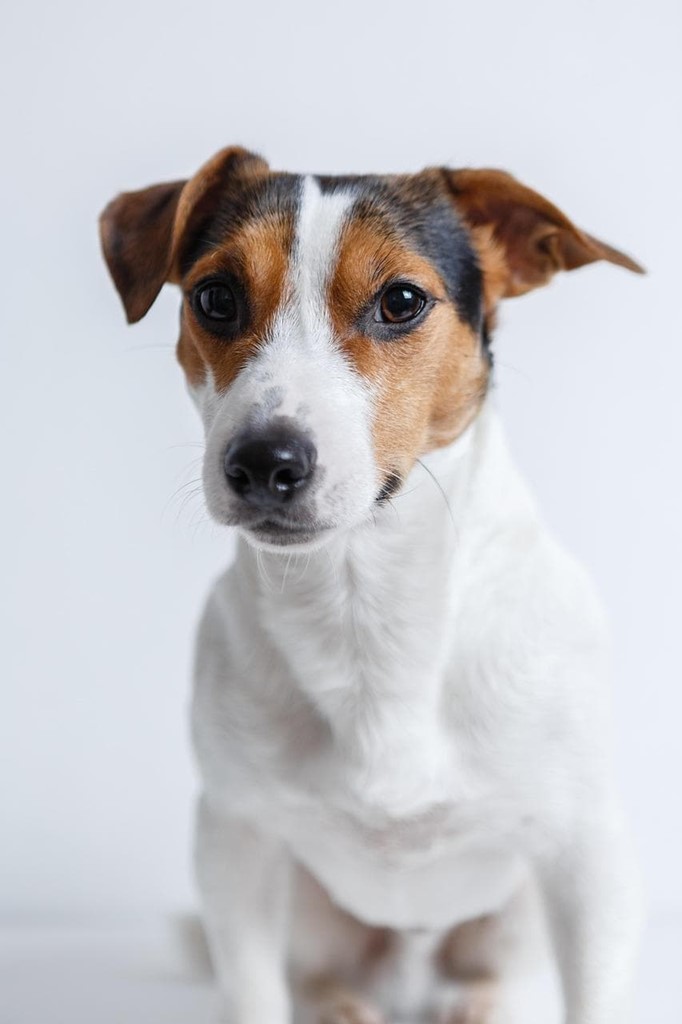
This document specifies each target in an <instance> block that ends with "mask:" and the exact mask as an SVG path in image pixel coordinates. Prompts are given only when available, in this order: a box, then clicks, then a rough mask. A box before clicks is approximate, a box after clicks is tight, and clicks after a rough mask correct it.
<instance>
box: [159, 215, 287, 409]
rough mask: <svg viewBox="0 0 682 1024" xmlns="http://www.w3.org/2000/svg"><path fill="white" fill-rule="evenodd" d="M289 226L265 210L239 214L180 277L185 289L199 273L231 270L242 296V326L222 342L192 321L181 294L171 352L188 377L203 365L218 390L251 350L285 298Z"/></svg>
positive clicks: (197, 377) (197, 378) (195, 376)
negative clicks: (224, 236) (245, 319)
mask: <svg viewBox="0 0 682 1024" xmlns="http://www.w3.org/2000/svg"><path fill="white" fill-rule="evenodd" d="M293 232H294V225H293V218H291V219H290V218H285V217H281V216H280V217H277V216H275V215H269V216H264V217H257V218H254V219H251V220H245V221H243V222H242V224H241V225H240V227H239V228H238V229H237V230H235V231H232V232H231V233H230V235H229V237H228V239H226V241H225V242H224V243H223V244H222V245H220V244H217V245H214V247H213V248H212V249H211V251H210V252H208V253H205V254H204V255H203V256H201V257H200V258H199V259H198V260H197V261H196V262H195V263H194V264H193V266H192V267H191V268H190V270H189V271H188V273H187V274H186V276H185V277H184V278H183V281H182V287H183V289H184V291H185V293H186V295H187V293H191V290H192V289H193V288H194V287H195V286H196V284H198V282H199V281H201V280H202V278H206V277H210V276H211V275H213V274H216V275H220V273H221V272H230V273H235V274H237V275H238V276H239V278H240V280H241V283H242V286H243V288H244V292H245V294H246V296H247V302H248V323H247V328H246V331H245V332H244V334H243V335H242V336H240V337H238V338H235V339H234V340H232V341H227V342H226V341H225V340H223V339H221V338H218V337H215V336H213V335H211V334H210V332H209V331H207V330H206V329H205V328H203V327H202V326H201V325H199V324H198V323H197V322H196V320H195V318H194V316H193V314H192V311H191V309H189V308H188V307H189V299H188V297H186V298H185V306H184V312H183V317H182V324H181V333H180V339H179V341H178V348H177V355H178V359H179V361H180V363H181V364H182V366H183V368H184V370H185V372H186V373H187V377H188V379H189V381H190V383H192V384H194V385H198V384H200V383H201V382H202V381H203V380H204V379H205V378H206V371H207V369H209V370H210V371H211V374H212V377H213V381H214V384H215V387H216V389H217V390H218V391H224V390H226V389H227V388H228V387H229V385H230V384H231V383H232V381H233V380H234V378H235V377H236V375H237V373H238V372H239V370H240V369H241V368H242V367H243V366H244V365H245V364H246V362H248V360H249V358H251V357H252V356H253V355H254V354H255V352H256V350H257V348H258V345H259V343H260V342H261V341H262V340H263V338H264V337H265V336H266V335H267V332H268V328H269V326H270V324H271V323H272V321H273V319H274V316H275V314H276V312H277V310H278V309H279V307H280V305H281V304H282V302H283V300H284V298H285V293H286V282H287V275H288V269H289V259H290V254H291V250H292V246H293Z"/></svg>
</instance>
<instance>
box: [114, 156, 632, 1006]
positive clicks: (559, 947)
mask: <svg viewBox="0 0 682 1024" xmlns="http://www.w3.org/2000/svg"><path fill="white" fill-rule="evenodd" d="M101 229H102V243H103V249H104V254H105V258H106V262H107V264H108V267H109V270H110V272H111V275H112V277H113V280H114V283H115V285H116V288H117V290H118V292H119V294H120V296H121V299H122V301H123V305H124V307H125V311H126V314H127V318H128V321H129V322H134V321H137V320H139V319H140V318H141V317H143V316H144V315H145V313H146V312H147V310H148V309H149V308H150V306H151V305H152V303H153V302H154V300H155V298H156V296H157V295H158V293H159V291H160V289H161V287H162V285H163V284H164V282H167V281H169V282H172V283H173V284H177V285H179V286H180V288H181V290H182V294H183V300H182V314H181V326H180V339H179V342H178V358H179V360H180V363H181V364H182V367H183V369H184V371H185V374H186V377H187V381H188V384H189V389H190V392H191V394H192V396H193V398H194V401H195V402H196V405H197V406H198V409H199V411H200V413H201V416H202V418H203V422H204V426H205V431H206V447H205V457H204V467H203V482H204V491H205V498H206V503H207V505H208V508H209V510H210V513H211V515H212V516H213V518H214V519H216V520H217V521H218V522H219V523H224V524H227V525H229V526H234V527H236V528H237V531H238V535H239V541H238V548H237V554H236V560H235V562H234V564H233V566H232V567H231V568H230V569H229V570H228V572H227V573H226V574H225V575H224V576H222V578H220V579H219V580H218V582H217V583H216V585H215V587H214V588H213V591H212V593H211V595H210V597H209V600H208V605H207V607H206V610H205V613H204V617H203V621H202V624H201V628H200V632H199V639H198V648H197V659H196V685H195V693H194V703H193V726H194V740H195V746H196V753H197V758H198V763H199V765H200V770H201V777H202V783H203V793H202V797H201V800H200V806H199V812H198V826H197V847H196V863H197V872H198V879H199V885H200V890H201V894H202V902H203V908H204V923H205V928H206V932H207V936H208V940H209V946H210V951H211V957H212V962H213V965H214V968H215V973H216V975H217V979H218V982H219V986H220V991H221V994H222V997H223V1001H224V1006H225V1008H226V1011H227V1019H228V1020H229V1021H231V1022H232V1024H289V1022H290V1021H291V1020H292V1014H293V1013H294V1008H295V1010H296V1014H297V1017H296V1019H302V1020H308V1021H313V1022H316V1024H379V1022H386V1021H395V1020H409V1021H414V1020H428V1021H442V1022H445V1024H455V1022H460V1021H466V1022H474V1021H476V1022H479V1021H480V1022H486V1024H488V1022H492V1021H500V1022H504V1024H521V1021H522V1020H523V1022H524V1024H527V1022H528V1020H529V1011H528V1009H527V1008H524V1009H523V1011H521V1010H519V1009H518V1008H515V1007H516V1004H515V1003H514V993H515V992H516V991H517V989H518V980H519V978H520V977H521V976H522V975H523V974H524V972H525V971H527V970H528V969H529V968H530V967H532V966H533V965H535V964H537V963H539V962H540V958H541V956H542V955H544V950H545V949H550V948H551V949H552V950H553V961H554V962H555V963H556V965H557V967H558V974H559V977H560V980H561V989H562V992H563V1004H564V1010H563V1019H564V1020H565V1021H566V1022H567V1024H624V1021H625V1017H626V1015H627V1012H628V1009H629V1006H630V1003H631V992H630V983H631V975H632V972H633V960H634V955H635V947H636V944H637V942H636V940H637V932H638V922H639V916H640V913H639V899H638V884H637V872H636V870H635V866H634V858H633V856H632V854H631V852H630V845H629V842H628V838H627V829H626V827H625V826H624V823H623V817H622V813H621V809H620V806H619V802H618V798H617V795H616V793H615V792H614V784H613V780H612V771H611V767H610V755H609V752H608V732H609V728H608V709H607V704H608V701H607V700H605V691H606V687H605V683H604V677H605V667H604V657H603V625H602V616H601V613H600V610H599V606H598V604H597V602H596V601H595V598H594V596H593V593H592V588H591V585H590V583H589V581H588V579H587V578H586V577H585V574H584V573H583V571H582V570H581V569H580V568H579V567H578V566H577V565H576V564H575V563H574V561H573V560H572V559H571V558H570V557H569V556H568V555H566V554H565V553H564V552H563V551H562V550H561V548H560V547H558V546H557V544H556V543H555V541H554V540H553V539H552V538H551V537H550V536H548V534H547V532H546V530H545V528H544V525H543V523H542V521H541V520H540V518H539V516H538V513H537V511H536V508H535V506H534V503H533V500H532V498H531V497H530V495H529V493H528V490H527V489H526V487H525V485H524V483H523V482H522V480H521V479H520V478H519V476H518V474H517V472H516V470H515V468H514V466H513V464H512V461H511V459H510V456H509V454H508V452H507V448H506V446H505V442H504V439H503V436H502V430H501V428H500V424H499V422H498V419H497V418H496V416H495V413H494V411H493V409H492V408H491V405H490V402H489V400H488V399H487V398H486V394H487V391H488V386H489V382H490V376H491V363H492V359H491V352H490V339H491V334H492V331H493V328H494V325H495V317H496V311H497V306H498V303H499V301H500V300H501V299H503V298H506V297H508V296H515V295H522V294H524V293H525V292H528V291H530V290H531V289H533V288H536V287H538V286H540V285H544V284H546V283H547V282H548V281H549V280H550V278H551V277H552V275H553V274H554V273H555V272H556V271H558V270H574V269H575V268H577V267H581V266H583V265H584V264H587V263H593V262H594V261H596V260H608V261H609V262H610V263H615V264H618V265H619V266H621V267H626V268H627V269H629V270H632V271H635V272H641V268H640V267H639V266H638V265H637V264H636V263H635V262H634V261H633V260H631V259H630V258H629V257H628V256H626V255H624V254H623V253H621V252H618V251H617V250H616V249H613V248H611V247H610V246H608V245H606V244H604V243H603V242H600V241H598V240H597V239H595V238H593V237H591V236H590V235H588V234H586V233H585V232H584V231H581V230H579V229H578V228H577V227H575V225H574V224H572V223H571V221H570V220H568V218H567V217H566V216H565V215H564V214H563V213H561V212H560V210H558V209H557V208H556V207H555V206H553V205H552V204H551V203H550V202H548V201H547V200H546V199H544V198H543V197H542V196H540V195H538V194H537V193H536V192H533V191H531V189H529V188H526V187H525V186H524V185H522V184H520V183H519V182H518V181H517V180H516V179H515V178H513V177H511V176H510V175H509V174H506V173H504V172H502V171H497V170H449V169H446V168H431V169H429V170H426V171H423V172H421V173H419V174H407V175H384V176H373V175H362V176H357V177H350V176H349V177H327V176H319V175H309V176H300V175H296V174H285V173H280V172H273V171H271V170H270V169H269V167H268V165H267V164H266V163H265V161H264V160H262V159H261V158H260V157H258V156H256V155H254V154H252V153H249V152H246V151H245V150H243V149H239V148H228V149H225V150H223V151H221V152H220V153H218V154H217V155H216V156H215V157H214V158H213V159H212V160H210V161H209V162H208V163H207V164H206V165H204V166H203V167H202V168H201V170H200V171H199V172H198V173H197V174H196V175H195V176H194V177H192V178H190V179H189V180H188V181H174V182H170V183H167V184H162V185H156V186H154V187H151V188H147V189H143V190H141V191H137V192H128V193H124V194H122V195H120V196H118V197H117V198H116V199H114V200H113V202H111V203H110V204H109V206H108V207H107V208H106V210H105V211H104V213H103V215H102V219H101ZM545 937H546V941H545ZM544 1019H545V1020H546V1019H547V1018H546V1017H545V1018H544Z"/></svg>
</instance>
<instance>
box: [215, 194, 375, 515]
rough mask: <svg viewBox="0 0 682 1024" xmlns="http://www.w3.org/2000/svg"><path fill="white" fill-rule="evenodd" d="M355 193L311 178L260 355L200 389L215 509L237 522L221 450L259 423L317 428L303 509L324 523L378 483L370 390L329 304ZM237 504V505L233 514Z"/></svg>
mask: <svg viewBox="0 0 682 1024" xmlns="http://www.w3.org/2000/svg"><path fill="white" fill-rule="evenodd" d="M352 201H353V199H352V196H351V195H350V194H348V193H342V192H337V193H334V194H332V195H329V196H323V195H322V194H321V193H320V190H319V188H318V186H317V185H316V184H315V182H314V181H313V179H311V178H305V179H304V182H303V194H302V198H301V208H300V214H299V221H298V231H297V237H296V243H295V248H294V255H293V259H292V263H291V266H290V271H289V279H288V282H287V288H286V291H285V297H284V301H283V303H282V306H281V308H280V309H279V310H278V312H277V315H276V316H275V318H274V320H273V323H272V324H271V326H270V329H269V332H268V336H267V337H266V338H265V339H264V340H263V343H262V344H261V347H260V351H259V353H258V355H257V356H255V357H254V358H253V359H251V360H250V361H249V363H248V365H247V366H246V367H245V368H244V369H243V370H242V372H241V373H239V374H238V376H237V378H236V380H235V381H234V383H233V384H232V385H231V386H230V387H229V388H228V389H227V391H226V392H224V393H223V394H222V395H217V394H216V392H215V388H214V386H213V384H212V382H211V380H210V378H209V379H207V381H206V382H205V384H204V385H203V386H202V387H201V388H200V389H198V390H197V391H196V392H195V397H196V399H197V403H198V405H199V407H200V410H201V412H202V415H203V418H204V423H205V426H206V431H207V444H206V458H205V462H204V490H205V494H206V499H207V503H208V507H209V510H210V511H211V513H212V514H213V515H214V517H215V518H216V519H218V520H220V521H223V522H227V523H232V524H236V523H237V519H236V518H235V517H236V516H238V506H239V502H238V501H237V500H236V499H235V497H234V495H233V494H232V493H231V492H230V491H229V489H228V488H227V487H226V484H225V476H224V472H223V461H222V460H223V452H224V450H225V447H226V445H227V443H228V442H229V440H230V439H231V438H232V437H234V436H235V435H236V434H238V433H239V432H240V431H241V430H243V429H245V428H247V427H248V426H249V425H251V424H253V423H257V422H259V421H267V419H268V418H269V417H272V416H275V415H276V416H277V417H282V416H284V417H287V418H290V419H294V420H296V422H297V423H298V424H299V426H300V427H301V428H302V429H304V430H306V431H307V432H308V433H310V434H311V436H312V437H313V439H314V441H315V445H316V448H317V453H318V462H317V472H316V479H317V480H318V481H319V483H317V484H316V485H315V486H314V487H313V488H312V489H311V490H310V493H309V495H308V496H307V498H306V504H305V507H304V509H303V511H305V512H306V513H307V514H308V515H311V516H313V517H314V518H315V520H316V521H317V522H318V523H319V524H320V525H325V526H327V525H329V526H334V527H336V528H338V527H341V526H352V525H354V524H355V523H356V522H357V521H358V520H360V519H363V518H364V517H366V516H367V514H368V509H369V508H371V505H372V502H373V500H374V496H375V495H376V493H377V491H378V490H379V489H380V487H381V481H380V480H379V478H378V476H377V470H376V467H375V465H374V461H373V457H372V440H371V415H372V404H371V393H370V389H369V388H368V386H367V384H366V382H365V381H364V380H363V379H362V378H361V377H360V376H359V375H358V374H357V373H356V371H355V370H354V368H353V367H352V365H351V364H350V362H349V361H348V360H347V359H346V358H345V357H344V355H343V354H342V353H341V352H340V350H339V348H338V346H337V345H336V344H335V341H334V337H333V332H332V327H331V324H330V321H329V316H328V313H327V308H326V304H325V290H326V285H327V282H328V279H329V276H330V274H331V272H332V270H333V268H334V261H335V254H336V246H337V243H338V239H339V234H340V231H341V229H342V227H343V222H344V217H345V216H346V214H347V212H348V211H349V209H350V207H351V205H352ZM236 509H237V511H235V510H236Z"/></svg>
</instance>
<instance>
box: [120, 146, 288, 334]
mask: <svg viewBox="0 0 682 1024" xmlns="http://www.w3.org/2000/svg"><path fill="white" fill-rule="evenodd" d="M267 169H268V165H267V164H266V163H265V161H264V160H262V159H261V158H260V157H259V156H256V155H255V154H254V153H249V152H247V151H246V150H244V149H241V148H240V147H238V146H230V147H228V148H227V149H222V150H221V151H220V152H219V153H217V154H216V155H215V156H214V157H213V158H212V159H211V160H209V161H208V163H206V164H204V166H203V167H202V168H201V169H200V170H199V171H198V173H197V174H195V175H194V177H193V178H190V180H189V181H171V182H168V183H166V184H163V185H153V186H152V187H151V188H145V189H142V190H141V191H139V192H123V193H121V195H119V196H117V197H116V199H114V200H112V202H110V203H109V205H108V206H107V207H106V208H105V210H104V212H103V213H102V215H101V217H100V236H101V239H102V250H103V252H104V258H105V260H106V263H107V266H108V268H109V272H110V274H111V276H112V278H113V281H114V284H115V285H116V289H117V291H118V293H119V295H120V296H121V300H122V302H123V306H124V309H125V312H126V317H127V319H128V323H131V324H132V323H136V322H137V321H138V320H141V319H142V317H143V316H144V315H145V313H146V312H147V311H148V310H149V308H150V307H151V305H152V304H153V302H154V300H155V299H156V297H157V295H158V294H159V292H160V291H161V287H162V285H163V284H164V282H165V281H168V280H173V279H174V276H176V274H175V273H174V271H176V270H177V268H175V266H174V264H175V261H176V256H177V255H178V250H179V245H180V242H181V240H182V238H184V237H185V236H186V234H187V232H188V230H189V228H190V226H191V225H192V224H194V223H195V222H196V221H197V219H198V218H200V217H201V216H202V215H204V214H206V213H207V212H208V211H209V208H210V204H211V202H212V201H213V200H214V199H215V194H216V192H217V191H219V190H220V189H222V188H224V187H225V185H226V184H227V181H228V179H229V178H230V177H232V176H235V175H236V173H237V172H239V173H240V174H245V175H248V174H254V173H263V172H264V171H267Z"/></svg>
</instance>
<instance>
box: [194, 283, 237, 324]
mask: <svg viewBox="0 0 682 1024" xmlns="http://www.w3.org/2000/svg"><path fill="white" fill-rule="evenodd" d="M194 307H195V309H196V310H197V312H198V313H200V314H201V315H202V316H205V317H206V318H207V319H208V320H218V321H220V323H223V324H226V325H227V324H230V323H234V322H235V321H236V319H237V317H238V315H239V311H238V307H237V298H236V296H235V294H234V292H233V290H232V288H230V286H229V284H225V282H224V281H209V282H207V283H206V284H202V285H200V286H199V287H198V288H197V289H196V291H195V293H194Z"/></svg>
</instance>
